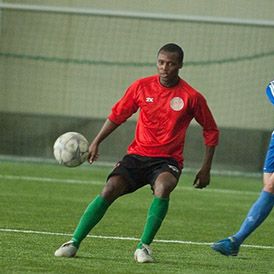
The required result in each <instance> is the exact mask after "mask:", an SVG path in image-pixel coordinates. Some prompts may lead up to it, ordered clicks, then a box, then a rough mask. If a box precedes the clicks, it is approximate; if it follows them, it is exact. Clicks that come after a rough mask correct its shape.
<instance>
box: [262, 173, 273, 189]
mask: <svg viewBox="0 0 274 274" xmlns="http://www.w3.org/2000/svg"><path fill="white" fill-rule="evenodd" d="M264 190H265V191H267V192H271V193H274V173H272V174H270V173H268V174H264Z"/></svg>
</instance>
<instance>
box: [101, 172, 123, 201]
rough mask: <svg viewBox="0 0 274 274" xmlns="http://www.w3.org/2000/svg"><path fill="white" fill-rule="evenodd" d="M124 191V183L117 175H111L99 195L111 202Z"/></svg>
mask: <svg viewBox="0 0 274 274" xmlns="http://www.w3.org/2000/svg"><path fill="white" fill-rule="evenodd" d="M124 193H125V184H124V183H123V182H122V181H121V180H120V179H119V177H111V178H110V179H109V180H108V182H107V183H106V185H105V187H104V188H103V190H102V192H101V196H102V197H104V198H105V199H106V200H107V201H108V202H110V203H112V202H113V201H114V200H116V199H117V198H118V197H120V196H121V195H123V194H124Z"/></svg>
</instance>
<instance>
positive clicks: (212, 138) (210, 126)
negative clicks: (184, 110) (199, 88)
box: [194, 94, 219, 146]
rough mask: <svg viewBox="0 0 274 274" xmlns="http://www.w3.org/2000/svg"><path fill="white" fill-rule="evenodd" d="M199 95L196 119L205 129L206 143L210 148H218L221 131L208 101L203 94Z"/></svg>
mask: <svg viewBox="0 0 274 274" xmlns="http://www.w3.org/2000/svg"><path fill="white" fill-rule="evenodd" d="M198 95H199V96H198V97H197V102H196V103H197V104H196V106H195V110H194V118H195V120H196V121H197V122H198V123H199V124H200V125H201V126H202V128H203V136H204V143H205V144H206V145H208V146H216V145H217V144H218V142H219V129H218V127H217V124H216V122H215V120H214V117H213V115H212V113H211V111H210V109H209V107H208V105H207V102H206V99H205V98H204V97H203V96H202V95H201V94H198Z"/></svg>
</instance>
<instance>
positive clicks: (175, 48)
mask: <svg viewBox="0 0 274 274" xmlns="http://www.w3.org/2000/svg"><path fill="white" fill-rule="evenodd" d="M161 51H167V52H176V53H178V56H179V62H180V63H183V60H184V51H183V49H182V48H181V47H180V46H178V45H177V44H174V43H168V44H166V45H164V46H162V47H161V48H160V49H159V51H158V55H159V53H160V52H161Z"/></svg>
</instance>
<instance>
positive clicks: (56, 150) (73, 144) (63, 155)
mask: <svg viewBox="0 0 274 274" xmlns="http://www.w3.org/2000/svg"><path fill="white" fill-rule="evenodd" d="M88 147H89V143H88V141H87V139H86V138H85V137H84V136H83V135H82V134H80V133H78V132H66V133H64V134H62V135H61V136H60V137H58V138H57V140H56V141H55V143H54V145H53V154H54V157H55V159H56V160H57V162H58V163H59V164H61V165H64V166H67V167H76V166H79V165H81V164H82V163H84V162H85V161H86V160H87V157H88Z"/></svg>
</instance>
